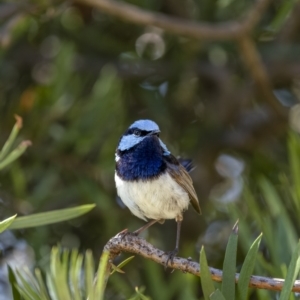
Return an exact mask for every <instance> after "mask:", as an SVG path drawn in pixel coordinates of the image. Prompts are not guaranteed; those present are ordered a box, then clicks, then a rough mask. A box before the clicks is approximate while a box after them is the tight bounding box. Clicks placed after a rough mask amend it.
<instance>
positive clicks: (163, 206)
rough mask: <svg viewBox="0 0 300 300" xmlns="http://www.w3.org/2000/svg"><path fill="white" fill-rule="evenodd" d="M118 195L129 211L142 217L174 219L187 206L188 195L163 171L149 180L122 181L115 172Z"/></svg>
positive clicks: (144, 218) (179, 215)
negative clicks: (155, 177)
mask: <svg viewBox="0 0 300 300" xmlns="http://www.w3.org/2000/svg"><path fill="white" fill-rule="evenodd" d="M115 181H116V187H117V191H118V195H119V196H120V198H121V199H122V201H123V202H124V204H125V205H126V206H127V207H128V208H129V209H130V210H131V212H132V213H133V214H134V215H135V216H137V217H139V218H141V219H143V220H145V221H146V220H147V219H146V218H149V219H155V220H158V219H175V218H176V217H181V215H182V212H183V211H185V210H186V209H187V208H188V205H189V202H190V201H189V197H188V194H187V193H186V192H185V191H184V189H183V188H182V187H181V186H180V185H178V184H177V183H176V182H175V181H174V179H173V178H172V177H171V176H170V175H169V174H168V173H164V174H163V175H161V176H160V177H158V178H157V179H153V180H149V181H124V180H122V179H121V178H120V177H119V176H118V175H117V173H115Z"/></svg>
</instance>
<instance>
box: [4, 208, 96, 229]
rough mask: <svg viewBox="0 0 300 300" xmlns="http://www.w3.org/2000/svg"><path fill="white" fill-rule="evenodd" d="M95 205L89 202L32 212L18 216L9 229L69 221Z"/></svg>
mask: <svg viewBox="0 0 300 300" xmlns="http://www.w3.org/2000/svg"><path fill="white" fill-rule="evenodd" d="M94 207H95V204H87V205H81V206H78V207H73V208H64V209H58V210H54V211H50V212H45V213H37V214H31V215H30V216H25V217H17V218H15V219H14V221H13V222H12V223H11V224H10V225H9V229H23V228H30V227H37V226H43V225H49V224H54V223H58V222H62V221H67V220H70V219H73V218H77V217H79V216H81V215H83V214H86V213H87V212H89V211H90V210H92V209H93V208H94Z"/></svg>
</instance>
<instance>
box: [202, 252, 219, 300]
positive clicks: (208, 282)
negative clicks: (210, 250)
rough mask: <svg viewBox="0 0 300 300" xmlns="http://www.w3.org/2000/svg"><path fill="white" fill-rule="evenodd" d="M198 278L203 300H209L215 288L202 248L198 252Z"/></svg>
mask: <svg viewBox="0 0 300 300" xmlns="http://www.w3.org/2000/svg"><path fill="white" fill-rule="evenodd" d="M200 277H201V286H202V291H203V295H204V299H205V300H209V297H210V295H211V294H212V293H213V292H214V291H215V287H214V284H213V281H212V279H211V274H210V270H209V267H208V265H207V260H206V255H205V250H204V247H203V246H202V248H201V251H200Z"/></svg>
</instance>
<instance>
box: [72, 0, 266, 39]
mask: <svg viewBox="0 0 300 300" xmlns="http://www.w3.org/2000/svg"><path fill="white" fill-rule="evenodd" d="M77 2H81V3H83V4H86V5H89V6H92V7H95V8H97V9H99V10H100V11H101V12H104V13H107V14H109V15H111V16H114V17H117V18H120V19H122V20H124V21H127V22H130V23H135V24H140V25H145V26H157V27H159V28H162V29H164V30H166V31H168V32H171V33H174V34H178V35H182V36H186V37H190V38H194V39H205V40H234V39H237V38H238V37H240V36H241V35H243V34H244V33H245V32H246V31H249V30H251V29H252V28H253V27H254V26H255V25H256V24H257V22H258V21H259V20H260V18H261V16H262V14H263V12H264V11H265V9H266V8H267V6H268V4H269V2H270V0H258V1H257V3H256V5H255V6H254V7H253V9H252V10H251V11H250V12H249V14H248V17H246V18H245V21H244V22H242V23H238V22H234V21H233V22H225V23H221V24H217V25H210V24H208V23H200V22H196V21H189V20H186V19H181V18H176V17H170V16H167V15H165V14H162V13H157V12H149V11H145V10H143V9H141V8H138V7H137V6H134V5H131V4H128V3H124V2H117V1H114V0H77Z"/></svg>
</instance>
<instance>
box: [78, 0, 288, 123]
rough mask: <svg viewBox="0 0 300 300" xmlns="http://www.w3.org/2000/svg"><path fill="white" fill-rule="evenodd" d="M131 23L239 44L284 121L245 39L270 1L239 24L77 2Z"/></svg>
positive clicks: (105, 1)
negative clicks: (201, 20)
mask: <svg viewBox="0 0 300 300" xmlns="http://www.w3.org/2000/svg"><path fill="white" fill-rule="evenodd" d="M77 1H79V2H81V3H84V4H87V5H90V6H92V7H95V8H97V9H99V10H100V11H101V12H104V13H107V14H109V15H112V16H115V17H117V18H120V19H122V20H125V21H128V22H130V23H135V24H140V25H147V26H157V27H160V28H162V29H164V30H166V31H168V32H171V33H174V34H178V35H182V36H186V37H189V38H194V39H205V40H236V41H237V42H238V43H239V46H240V50H241V52H242V56H243V58H244V63H245V65H246V66H247V68H248V69H249V71H250V73H251V75H252V77H253V79H254V80H255V82H256V84H257V86H258V87H259V90H260V91H261V94H262V95H263V97H264V98H265V100H266V101H267V102H268V103H269V105H270V106H271V107H272V108H273V110H274V111H275V112H276V113H277V114H278V115H279V116H281V117H284V118H286V115H287V113H286V111H285V110H284V109H283V108H282V106H281V105H280V103H279V102H278V101H277V99H276V98H275V96H274V94H273V92H272V86H271V83H270V80H269V78H268V75H267V72H266V70H265V67H264V65H263V63H262V61H261V59H260V56H259V54H258V51H257V50H256V47H255V44H254V43H253V41H252V39H251V38H250V37H249V36H248V35H249V33H250V32H251V31H252V29H253V28H254V26H255V25H256V24H257V23H258V22H259V20H260V19H261V16H262V15H263V13H264V11H265V10H266V8H267V7H268V4H269V2H270V0H258V1H257V2H256V4H255V5H254V6H253V8H252V9H251V10H250V11H249V13H248V15H247V17H246V18H245V20H244V21H243V22H241V23H238V22H226V23H222V24H217V25H215V24H214V25H210V24H207V23H201V22H195V21H189V20H185V19H181V18H176V17H170V16H167V15H164V14H161V13H156V12H148V11H145V10H143V9H140V8H138V7H136V6H134V5H131V4H127V3H124V2H116V1H114V0H77Z"/></svg>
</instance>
